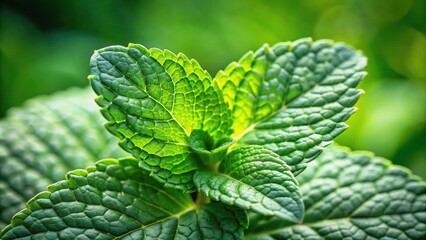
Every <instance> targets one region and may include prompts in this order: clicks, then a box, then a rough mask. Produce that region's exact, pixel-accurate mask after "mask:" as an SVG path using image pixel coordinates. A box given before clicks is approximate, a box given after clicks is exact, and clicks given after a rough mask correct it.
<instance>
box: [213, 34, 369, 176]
mask: <svg viewBox="0 0 426 240" xmlns="http://www.w3.org/2000/svg"><path fill="white" fill-rule="evenodd" d="M365 65H366V59H365V58H364V57H363V56H361V54H360V53H359V52H357V51H355V50H353V49H352V48H350V47H348V46H346V45H344V44H341V43H332V42H331V41H328V40H320V41H315V42H312V40H311V39H301V40H298V41H296V42H293V43H291V42H284V43H278V44H276V45H274V46H272V47H269V46H268V45H264V46H263V47H261V48H260V49H259V50H257V51H256V52H254V53H253V52H249V53H247V54H246V55H245V56H243V57H242V58H241V59H240V60H239V61H238V62H233V63H231V64H230V65H229V66H228V67H227V68H226V69H225V70H224V71H220V72H219V73H218V74H217V75H216V77H215V81H216V82H217V83H218V85H219V87H220V89H221V90H222V92H223V94H224V98H225V101H226V102H227V103H228V104H229V105H230V107H231V110H232V119H233V125H232V128H233V130H234V133H233V135H232V137H233V138H234V139H236V140H237V144H238V145H246V144H249V145H261V146H264V147H265V148H267V149H269V150H271V151H273V152H275V153H277V154H278V155H280V156H281V158H282V159H284V160H285V161H286V162H287V164H289V165H290V166H291V167H292V171H293V173H294V174H295V175H297V174H299V173H300V172H301V171H303V169H304V168H305V167H306V163H307V162H309V161H311V160H313V159H314V158H315V157H317V156H318V155H319V154H320V153H321V151H322V149H323V147H324V146H326V145H328V144H329V143H331V142H332V140H333V139H334V137H336V136H337V135H338V134H340V133H341V132H342V131H343V130H345V129H346V128H347V125H346V124H345V123H344V121H345V120H347V119H348V118H349V116H350V115H351V114H352V113H353V112H354V110H355V109H354V108H353V107H352V106H353V105H354V104H355V102H356V101H357V100H358V98H359V96H360V94H361V93H362V91H361V90H356V89H354V88H355V87H356V86H357V84H358V83H359V81H360V80H361V79H362V78H363V77H364V75H365V73H364V72H362V69H363V68H364V66H365Z"/></svg>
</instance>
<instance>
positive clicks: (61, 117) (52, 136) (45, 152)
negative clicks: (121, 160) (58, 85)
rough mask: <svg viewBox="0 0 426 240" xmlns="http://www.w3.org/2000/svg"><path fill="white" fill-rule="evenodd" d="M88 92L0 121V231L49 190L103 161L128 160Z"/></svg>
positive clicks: (34, 104) (40, 102)
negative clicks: (67, 176) (77, 171)
mask: <svg viewBox="0 0 426 240" xmlns="http://www.w3.org/2000/svg"><path fill="white" fill-rule="evenodd" d="M91 98H92V93H91V92H90V91H89V89H84V90H81V89H72V90H68V91H65V92H61V93H58V94H56V95H53V96H48V97H39V98H36V99H33V100H30V101H28V102H27V103H26V104H25V105H24V106H23V107H22V108H15V109H13V110H11V111H10V112H9V113H8V116H7V117H6V118H5V119H3V120H1V121H0V166H1V167H0V229H2V228H3V227H4V226H6V225H7V224H9V223H10V220H11V218H12V216H13V215H14V214H15V213H16V212H18V211H19V210H21V209H23V208H24V207H25V203H26V202H27V201H28V200H29V199H30V198H31V197H33V196H34V195H35V194H36V193H38V192H40V191H43V190H44V189H45V188H46V186H47V185H49V184H51V183H54V182H56V181H59V180H62V179H63V178H64V175H65V174H66V173H67V172H68V171H70V170H73V169H76V168H84V167H86V166H88V165H91V164H93V163H94V162H95V161H97V160H98V159H100V158H104V157H124V156H126V155H127V153H126V152H124V151H122V150H121V149H120V148H119V147H118V146H117V143H116V140H115V139H114V138H113V137H112V136H110V135H109V134H108V133H107V131H106V130H105V129H104V128H103V126H102V117H101V115H100V114H99V112H98V111H97V106H96V104H95V103H94V102H93V100H91Z"/></svg>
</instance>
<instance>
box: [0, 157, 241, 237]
mask: <svg viewBox="0 0 426 240" xmlns="http://www.w3.org/2000/svg"><path fill="white" fill-rule="evenodd" d="M246 225H247V218H246V215H245V213H244V211H242V210H239V209H236V208H232V207H230V206H226V205H222V204H220V203H211V204H207V205H202V206H196V205H194V204H193V202H192V199H191V197H190V195H189V194H184V193H182V192H181V191H179V190H175V189H165V188H163V187H162V185H161V184H160V183H158V182H157V181H155V180H153V179H152V178H151V177H149V176H148V174H147V172H145V171H144V170H142V169H141V168H139V167H138V160H136V159H122V160H115V159H106V160H102V161H99V162H98V163H97V164H96V167H89V168H87V169H86V170H76V171H73V172H70V173H68V175H67V180H63V181H60V182H58V183H56V184H53V185H50V186H49V187H48V191H46V192H42V193H40V194H38V195H37V196H36V197H34V198H33V199H31V200H30V201H29V202H28V208H27V209H25V210H23V211H21V212H20V213H19V214H17V215H15V216H14V218H13V220H12V224H11V225H9V226H8V227H6V228H5V229H4V230H3V231H2V233H1V234H0V237H1V239H5V240H6V239H15V238H25V237H29V236H31V238H32V239H58V238H60V239H242V234H243V227H245V226H246Z"/></svg>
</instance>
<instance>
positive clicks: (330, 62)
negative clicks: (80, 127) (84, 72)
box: [0, 39, 426, 239]
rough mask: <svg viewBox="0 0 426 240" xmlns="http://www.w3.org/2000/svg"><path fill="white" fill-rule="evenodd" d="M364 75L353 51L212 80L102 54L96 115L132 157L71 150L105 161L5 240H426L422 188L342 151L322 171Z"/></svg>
mask: <svg viewBox="0 0 426 240" xmlns="http://www.w3.org/2000/svg"><path fill="white" fill-rule="evenodd" d="M365 64H366V59H365V58H364V57H363V56H362V55H361V54H360V53H359V52H357V51H355V50H353V49H352V48H350V47H348V46H346V45H344V44H341V43H333V42H331V41H328V40H321V41H315V42H313V41H312V40H310V39H301V40H298V41H296V42H293V43H291V42H286V43H278V44H276V45H274V46H272V47H270V46H268V45H264V46H263V47H261V48H260V49H259V50H257V51H256V52H249V53H247V54H246V55H244V56H243V57H242V58H241V59H240V60H239V61H238V62H233V63H231V64H230V65H229V66H228V67H226V68H225V70H223V71H220V72H219V73H218V74H217V75H216V76H215V77H214V78H212V77H211V76H210V75H209V74H208V73H207V72H206V71H205V70H203V69H202V68H201V67H200V65H199V64H198V63H197V62H196V61H195V60H189V59H188V58H187V57H186V56H185V55H183V54H181V53H180V54H177V55H175V54H174V53H172V52H170V51H168V50H164V51H163V50H159V49H155V48H153V49H147V48H145V47H143V46H141V45H137V44H130V45H129V46H128V47H122V46H111V47H107V48H104V49H101V50H98V51H95V54H94V55H93V56H92V58H91V62H90V66H91V74H90V76H89V80H90V83H91V86H92V88H93V90H94V91H95V93H96V94H97V95H98V97H97V98H96V102H97V104H98V105H99V106H100V107H101V108H102V109H101V113H102V115H103V117H104V118H105V119H106V120H107V123H106V124H105V127H106V128H107V129H108V130H109V132H110V133H112V134H113V135H115V136H116V137H117V138H118V139H119V145H120V146H121V148H122V149H124V150H125V151H126V152H128V153H130V154H131V156H132V157H128V156H126V155H125V154H124V153H123V152H119V151H118V154H122V156H126V157H125V158H119V159H117V158H114V157H115V156H113V155H112V154H111V156H105V155H104V154H100V153H101V152H103V151H104V150H105V149H104V148H105V145H99V144H98V145H96V144H95V143H94V142H83V141H82V142H81V144H79V145H78V146H77V145H75V146H74V145H71V146H70V147H71V148H73V149H74V151H77V152H80V150H81V149H86V148H91V149H92V151H95V154H92V155H95V156H98V155H99V158H102V157H109V158H107V159H104V160H100V161H98V162H97V163H96V164H95V166H89V167H87V168H86V169H85V170H74V171H71V172H69V173H68V174H67V175H66V179H65V180H62V181H59V182H57V183H54V184H51V185H49V186H48V187H47V191H44V192H41V193H39V194H38V195H36V196H35V197H34V198H32V199H31V200H29V201H28V203H27V208H26V209H24V210H22V211H20V212H19V213H17V214H16V215H15V216H14V217H13V219H12V221H11V224H10V225H8V226H6V227H5V228H4V229H3V230H2V231H1V233H0V237H1V238H2V239H15V238H34V239H58V238H59V239H244V238H247V239H424V238H425V237H426V184H425V183H424V182H423V181H421V180H420V179H419V178H418V177H415V176H413V175H411V173H410V172H409V171H407V170H405V169H403V168H401V167H397V166H393V165H391V164H390V162H387V161H386V160H383V159H381V158H377V157H374V156H373V155H372V154H370V153H366V152H351V151H350V150H348V149H346V148H344V147H339V146H331V147H328V148H326V149H325V152H324V153H323V154H322V155H321V156H320V157H318V156H319V155H320V154H321V152H322V151H323V149H324V147H326V146H327V145H329V144H330V143H332V141H333V139H334V138H335V137H336V136H337V135H338V134H340V133H341V132H343V131H344V129H346V128H347V125H346V124H345V123H344V122H345V121H346V120H347V119H348V118H349V116H350V115H351V114H352V113H353V112H354V111H355V108H354V107H353V105H354V104H355V103H356V101H357V100H358V98H359V96H360V95H361V93H362V91H361V90H358V89H356V86H357V85H358V83H359V81H360V80H361V79H362V78H363V77H364V76H365V72H363V68H364V66H365ZM56 114H57V115H60V116H62V115H61V114H62V113H60V112H59V113H56ZM93 116H95V115H93ZM73 118H75V119H76V120H75V121H77V119H78V118H80V116H79V115H73V116H70V119H68V118H62V120H63V121H65V124H67V123H68V124H69V125H70V124H71V123H72V122H73V121H74V119H73ZM39 124H40V125H43V122H40V123H39ZM86 127H87V129H91V128H96V126H92V125H89V124H88V125H87V126H86ZM69 129H70V132H72V131H74V130H71V129H74V128H73V127H69ZM9 134H12V133H6V134H5V137H4V139H9V137H8V135H9ZM68 134H70V135H71V133H68ZM68 134H63V135H62V136H61V137H62V138H68V137H70V138H71V137H72V136H68ZM75 135H78V134H74V136H75ZM99 137H100V138H101V139H104V138H105V137H104V136H99ZM78 140H79V139H77V142H78ZM82 140H84V139H82ZM5 141H7V140H3V142H5ZM50 141H52V143H53V142H55V140H54V139H52V138H49V139H47V140H46V141H45V144H46V145H52V143H51V142H50ZM95 141H96V140H95ZM3 142H1V143H2V147H3V148H4V149H5V150H4V152H5V154H3V157H2V158H0V160H1V161H2V162H12V161H11V160H9V159H10V158H9V155H12V154H11V153H13V151H10V150H9V149H13V146H12V145H13V144H12V143H11V142H9V143H8V145H5V144H3ZM92 145H93V147H92ZM62 147H64V148H65V146H62ZM0 149H1V148H0ZM24 150H26V149H24ZM50 150H52V151H53V152H56V153H58V152H59V153H62V152H61V150H60V149H56V148H50ZM64 150H65V149H64ZM15 152H16V151H15ZM114 152H115V151H114ZM57 155H60V154H57ZM61 156H62V155H60V157H59V158H56V159H58V160H57V161H61V160H59V159H60V158H61ZM35 157H36V158H38V155H37V154H36V155H35ZM62 157H64V158H65V156H62ZM317 157H318V158H317ZM74 158H76V161H78V162H84V161H86V159H87V158H88V157H87V156H75V157H74ZM315 158H317V160H316V161H313V162H311V161H312V160H314V159H315ZM38 161H40V166H42V164H43V163H42V161H43V159H42V158H39V160H38ZM87 162H88V165H89V164H90V162H89V161H87ZM35 164H36V165H37V163H35ZM37 166H38V165H37ZM305 168H307V170H306V171H304V170H305ZM1 176H2V178H1V179H2V181H3V179H6V180H4V181H6V182H7V177H8V176H6V177H3V175H1ZM0 186H1V185H0ZM0 197H2V196H1V195H0ZM2 211H3V208H2Z"/></svg>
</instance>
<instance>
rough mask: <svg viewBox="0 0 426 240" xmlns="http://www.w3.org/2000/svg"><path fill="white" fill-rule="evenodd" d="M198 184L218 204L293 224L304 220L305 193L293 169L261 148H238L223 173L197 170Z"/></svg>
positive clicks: (200, 189) (227, 161)
mask: <svg viewBox="0 0 426 240" xmlns="http://www.w3.org/2000/svg"><path fill="white" fill-rule="evenodd" d="M194 182H195V184H196V186H197V188H198V189H199V191H201V192H203V193H205V194H206V195H207V196H209V197H210V198H212V199H213V200H216V201H221V202H224V203H226V204H230V205H236V206H238V207H240V208H243V209H250V210H253V211H254V212H256V213H259V214H262V215H266V216H277V217H279V218H281V219H284V220H287V221H290V222H300V221H301V219H302V218H303V210H304V207H303V202H302V199H301V194H300V191H299V188H298V187H297V181H296V179H295V178H294V177H293V174H292V173H291V170H290V167H288V166H287V164H285V162H284V161H283V160H282V159H280V158H279V156H278V155H276V154H275V153H273V152H271V151H269V150H267V149H265V148H263V147H260V146H244V147H239V148H236V149H235V150H233V151H232V152H231V153H229V155H228V156H227V157H226V158H225V160H223V162H222V163H221V165H220V166H219V172H217V173H213V172H212V171H210V170H205V171H197V172H196V173H195V176H194Z"/></svg>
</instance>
